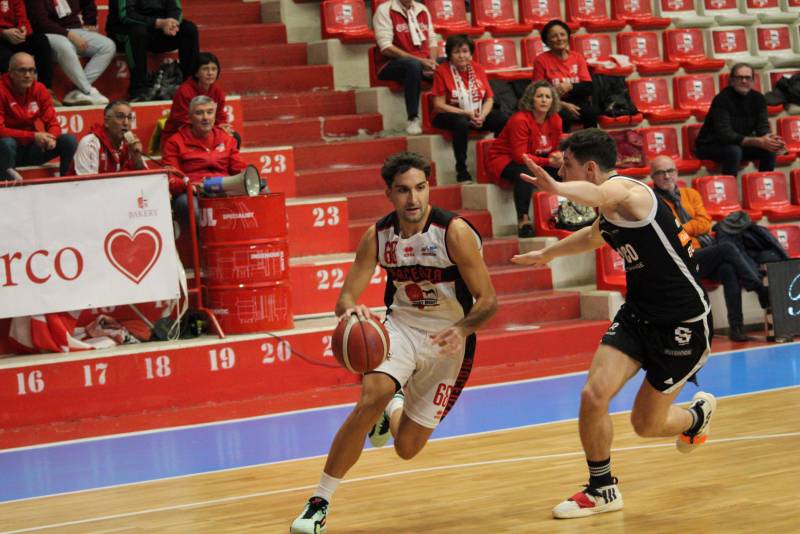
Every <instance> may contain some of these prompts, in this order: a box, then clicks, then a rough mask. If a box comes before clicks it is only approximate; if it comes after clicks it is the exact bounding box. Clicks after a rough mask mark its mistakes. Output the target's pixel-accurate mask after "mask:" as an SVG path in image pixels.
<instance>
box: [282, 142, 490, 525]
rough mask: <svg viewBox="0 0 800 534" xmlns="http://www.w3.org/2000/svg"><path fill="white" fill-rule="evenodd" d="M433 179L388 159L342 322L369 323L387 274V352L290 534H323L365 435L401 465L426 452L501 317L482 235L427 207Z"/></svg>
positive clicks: (342, 306)
mask: <svg viewBox="0 0 800 534" xmlns="http://www.w3.org/2000/svg"><path fill="white" fill-rule="evenodd" d="M430 170H431V168H430V165H429V164H428V162H427V161H425V160H424V159H423V158H422V157H421V156H419V155H417V154H413V153H400V154H395V155H394V156H391V157H389V158H388V159H387V160H386V162H385V163H384V166H383V169H382V170H381V175H382V177H383V179H384V181H385V182H386V196H387V197H388V199H389V200H390V201H391V203H392V204H393V205H394V211H393V212H392V213H390V214H389V215H387V216H385V217H383V218H382V219H381V220H380V221H378V223H377V224H376V225H374V226H372V227H370V228H369V229H367V231H366V232H364V236H363V237H362V238H361V242H360V243H359V245H358V250H357V251H356V259H355V262H354V263H353V265H352V267H351V268H350V271H349V272H348V273H347V278H346V279H345V282H344V286H343V287H342V291H341V293H340V294H339V300H338V302H337V303H336V315H338V316H339V318H340V320H341V319H343V318H346V317H349V316H350V315H351V314H353V313H355V314H357V315H359V316H360V317H362V318H364V317H366V316H371V315H372V313H371V312H370V310H369V308H367V307H366V306H364V305H362V304H357V300H358V297H359V296H360V295H361V293H362V292H363V291H364V289H365V288H366V287H367V284H369V282H370V279H371V278H372V277H373V273H374V272H375V269H376V267H377V266H378V264H380V265H381V267H383V268H384V269H386V271H387V273H388V279H387V283H386V292H385V301H386V307H387V318H386V321H385V323H384V324H385V325H386V329H387V331H388V332H389V338H390V345H391V347H390V352H389V356H388V357H387V358H386V360H385V361H384V362H383V363H382V364H381V365H380V366H378V367H377V368H376V369H375V370H374V371H373V372H371V373H368V374H366V375H364V379H363V384H362V389H361V398H360V399H359V401H358V403H357V404H356V407H355V408H354V410H353V412H352V413H351V414H350V416H349V417H348V418H347V420H346V421H345V422H344V423H343V424H342V427H341V428H340V429H339V432H338V433H337V434H336V437H335V438H334V440H333V443H332V444H331V449H330V452H329V454H328V458H327V461H326V462H325V468H324V470H323V473H322V476H321V478H320V483H319V486H318V487H317V489H316V491H315V492H314V494H313V495H312V497H311V498H310V499H309V500H308V503H307V504H306V507H305V508H304V510H303V511H302V512H301V513H300V515H299V516H298V517H297V519H295V520H294V522H293V523H292V526H291V529H290V531H291V532H292V533H295V534H300V533H303V534H305V533H314V534H319V533H324V532H325V531H326V529H327V526H326V521H327V511H328V503H329V501H330V499H331V496H332V494H333V492H334V490H335V489H336V487H337V486H338V485H339V482H340V481H341V479H342V477H344V475H345V474H346V473H347V471H348V470H349V469H350V468H351V467H352V466H353V465H354V464H355V463H356V461H358V458H359V456H360V455H361V450H362V448H363V447H364V437H365V436H366V435H367V432H369V438H370V442H371V443H372V444H373V446H382V445H384V444H385V443H386V442H387V441H388V439H389V433H391V434H392V435H393V436H394V448H395V451H396V452H397V454H398V456H400V457H401V458H404V459H410V458H413V457H414V456H416V455H417V453H419V452H420V451H421V450H422V448H423V447H424V446H425V444H426V443H427V442H428V438H430V436H431V434H432V433H433V430H434V429H435V428H436V425H437V424H438V423H439V422H440V421H441V420H442V418H443V417H444V416H445V415H446V414H447V412H448V410H449V409H450V408H451V407H452V406H453V404H454V403H455V401H456V399H457V398H458V395H459V393H460V391H461V389H462V388H463V386H464V383H465V382H466V379H467V377H468V376H469V371H470V369H471V365H472V355H473V353H474V350H475V331H476V330H478V328H480V326H481V325H482V324H484V323H485V322H486V321H488V320H489V319H490V318H491V317H492V315H494V313H495V310H496V308H497V298H496V297H495V293H494V288H493V287H492V283H491V280H490V279H489V271H488V269H487V268H486V264H485V263H484V261H483V257H482V256H481V240H480V236H479V235H478V232H477V231H476V230H475V229H474V228H472V226H471V225H470V224H469V223H468V222H466V221H465V220H463V219H461V218H460V217H458V216H457V215H455V214H454V213H449V212H447V211H444V210H440V209H438V208H434V207H432V206H430V205H429V203H428V198H429V189H428V177H429V176H430ZM376 420H377V423H376ZM370 427H372V430H371V431H370ZM387 529H388V526H387Z"/></svg>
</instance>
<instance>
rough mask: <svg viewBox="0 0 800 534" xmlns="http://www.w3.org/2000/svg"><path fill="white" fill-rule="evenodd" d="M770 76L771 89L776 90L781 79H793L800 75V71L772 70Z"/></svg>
mask: <svg viewBox="0 0 800 534" xmlns="http://www.w3.org/2000/svg"><path fill="white" fill-rule="evenodd" d="M768 74H769V88H770V89H775V84H776V83H778V80H780V79H781V78H791V77H792V76H794V75H795V74H800V69H772V70H770V71H769V72H768Z"/></svg>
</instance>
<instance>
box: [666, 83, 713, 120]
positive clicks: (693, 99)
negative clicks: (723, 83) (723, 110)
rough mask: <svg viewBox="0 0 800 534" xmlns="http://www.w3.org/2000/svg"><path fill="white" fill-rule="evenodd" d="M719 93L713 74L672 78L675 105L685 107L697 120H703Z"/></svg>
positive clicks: (679, 107)
mask: <svg viewBox="0 0 800 534" xmlns="http://www.w3.org/2000/svg"><path fill="white" fill-rule="evenodd" d="M716 94H717V89H716V87H715V86H714V78H713V76H712V75H711V74H690V75H686V76H675V77H674V78H672V95H673V96H674V97H675V107H676V108H678V109H685V110H686V111H689V112H691V113H692V115H694V116H695V117H696V118H697V120H699V121H701V120H703V119H704V118H705V117H706V115H707V114H708V108H709V107H711V101H712V100H713V99H714V96H715V95H716Z"/></svg>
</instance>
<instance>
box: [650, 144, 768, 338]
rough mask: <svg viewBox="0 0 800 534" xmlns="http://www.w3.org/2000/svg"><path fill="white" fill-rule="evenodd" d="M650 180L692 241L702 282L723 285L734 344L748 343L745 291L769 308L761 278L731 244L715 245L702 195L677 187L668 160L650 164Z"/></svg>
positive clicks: (663, 157)
mask: <svg viewBox="0 0 800 534" xmlns="http://www.w3.org/2000/svg"><path fill="white" fill-rule="evenodd" d="M650 176H651V177H652V178H653V183H654V184H655V188H654V190H655V192H656V194H657V195H658V196H659V197H661V199H662V200H664V201H665V202H666V203H667V205H668V206H669V207H670V208H671V209H672V212H673V213H674V214H675V218H676V219H678V220H679V221H680V222H681V224H682V225H683V228H684V230H686V233H688V234H689V235H690V236H691V238H692V245H693V247H694V259H695V261H696V262H697V266H698V268H699V274H700V278H709V279H711V280H714V281H717V282H720V283H721V284H722V290H723V293H724V295H725V306H726V307H727V308H728V325H729V327H730V334H729V337H730V339H731V341H748V340H751V339H752V338H750V337H749V336H747V335H745V333H744V318H743V316H742V287H744V288H745V289H746V290H748V291H755V292H756V293H757V294H758V301H759V303H760V304H761V306H762V307H763V308H766V307H768V306H769V293H768V290H767V288H766V287H765V286H764V284H763V283H762V282H761V276H760V275H759V274H758V272H757V271H756V270H754V269H753V268H752V267H751V266H750V264H749V263H747V261H746V260H745V258H744V257H743V256H742V253H741V251H739V249H738V248H736V246H734V245H733V244H731V243H730V242H721V243H717V242H715V240H714V238H713V237H711V235H710V234H709V232H710V231H711V217H709V215H708V212H707V211H706V208H705V206H703V199H702V198H701V197H700V193H698V192H697V191H695V190H694V189H691V188H688V187H678V184H677V179H678V170H677V168H676V167H675V161H674V160H673V159H672V158H670V157H669V156H658V157H657V158H655V159H654V160H653V161H652V163H651V164H650Z"/></svg>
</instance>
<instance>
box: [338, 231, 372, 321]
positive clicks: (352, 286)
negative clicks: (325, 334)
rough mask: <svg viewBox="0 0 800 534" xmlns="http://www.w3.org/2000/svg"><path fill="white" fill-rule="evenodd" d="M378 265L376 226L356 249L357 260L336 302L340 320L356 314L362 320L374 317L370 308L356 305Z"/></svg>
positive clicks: (365, 235)
mask: <svg viewBox="0 0 800 534" xmlns="http://www.w3.org/2000/svg"><path fill="white" fill-rule="evenodd" d="M377 264H378V245H377V243H376V240H375V226H370V227H369V228H367V231H366V232H364V235H363V236H362V237H361V241H360V242H359V243H358V249H356V259H355V261H354V262H353V265H352V266H351V267H350V271H349V272H348V273H347V277H345V279H344V285H343V286H342V290H341V291H340V292H339V300H337V301H336V316H337V317H339V318H340V319H341V318H342V317H346V316H347V315H350V313H353V312H355V313H356V314H357V315H358V316H359V317H361V318H362V319H365V318H367V317H368V316H370V315H372V314H371V313H370V311H369V308H367V307H366V306H364V305H363V304H358V305H357V304H356V302H357V301H358V297H360V296H361V293H363V292H364V289H366V287H367V284H369V281H370V279H371V278H372V275H373V274H374V273H375V266H376V265H377Z"/></svg>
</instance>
